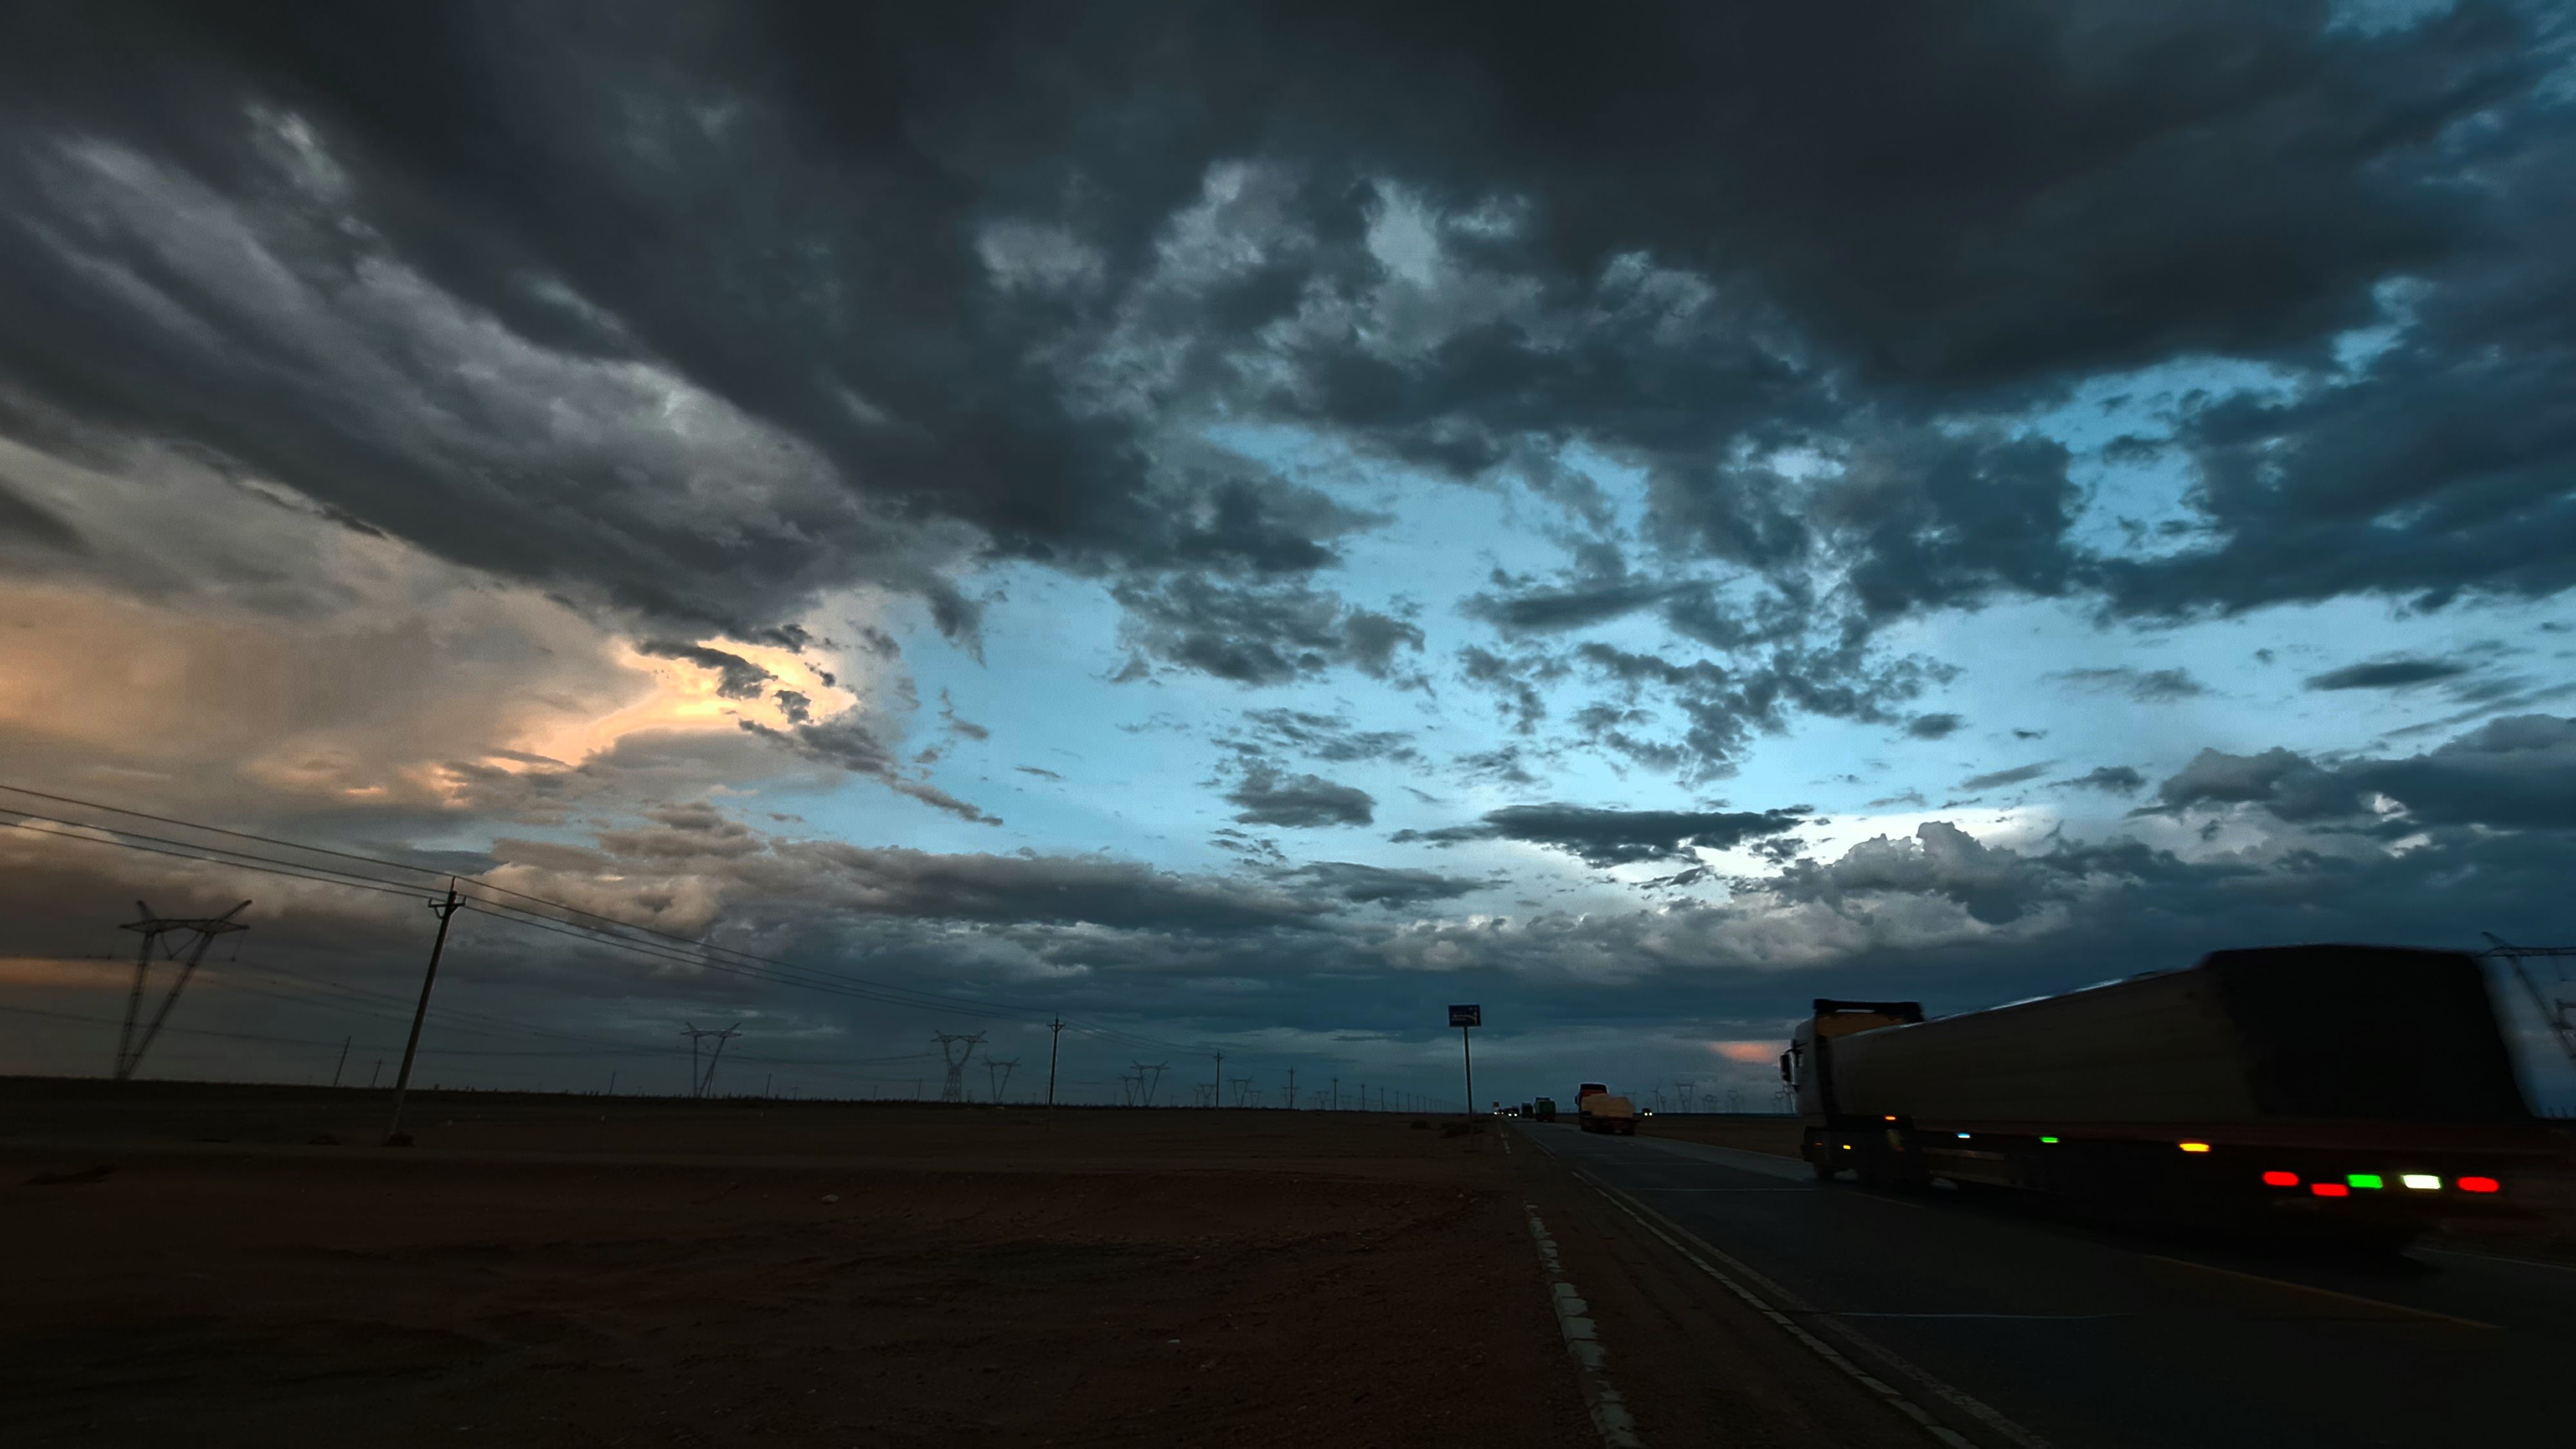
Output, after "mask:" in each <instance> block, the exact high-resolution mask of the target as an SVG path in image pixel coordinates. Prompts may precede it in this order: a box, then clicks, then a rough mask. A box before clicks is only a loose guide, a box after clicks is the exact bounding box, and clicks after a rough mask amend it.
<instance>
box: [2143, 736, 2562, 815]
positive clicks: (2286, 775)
mask: <svg viewBox="0 0 2576 1449" xmlns="http://www.w3.org/2000/svg"><path fill="white" fill-rule="evenodd" d="M2374 795H2378V796H2385V797H2386V798H2387V799H2388V800H2391V801H2394V802H2395V803H2396V805H2397V806H2398V807H2399V808H2400V809H2401V810H2402V811H2403V814H2402V815H2401V816H2399V817H2398V818H2397V819H2396V821H2395V822H2393V823H2394V824H2395V825H2396V826H2399V827H2403V828H2413V827H2415V826H2470V825H2475V826H2487V827H2493V828H2497V829H2515V830H2541V831H2552V830H2571V829H2576V720H2571V719H2564V718H2560V717H2558V716H2555V715H2540V714H2534V715H2514V716H2509V717H2506V718H2503V719H2496V720H2490V721H2488V722H2487V723H2486V724H2484V725H2481V726H2479V727H2478V728H2476V729H2474V730H2471V731H2469V732H2468V733H2467V734H2464V735H2461V736H2459V737H2458V738H2456V739H2453V740H2450V741H2448V742H2447V743H2444V744H2442V745H2439V746H2437V747H2435V748H2434V749H2432V750H2429V751H2426V752H2424V753H2422V754H2418V755H2414V756H2410V757H2408V758H2404V759H2392V758H2372V757H2368V756H2362V757H2356V758H2353V759H2347V760H2343V761H2340V762H2336V763H2331V764H2319V763H2317V762H2316V761H2313V760H2310V759H2309V758H2308V757H2306V756H2305V755H2302V754H2299V753H2298V752H2296V751H2293V750H2287V749H2278V748H2276V749H2270V750H2266V751H2264V752H2263V753H2261V754H2259V755H2231V754H2226V753H2223V752H2221V751H2218V750H2203V751H2201V752H2200V754H2199V755H2198V756H2196V757H2194V758H2193V760H2192V761H2191V763H2190V764H2188V765H2186V766H2184V767H2183V769H2182V770H2181V771H2180V772H2179V773H2177V774H2175V775H2174V776H2173V778H2171V779H2169V780H2167V781H2165V782H2164V783H2163V784H2162V785H2161V786H2159V787H2158V788H2157V798H2158V799H2159V801H2160V802H2161V803H2162V808H2164V809H2167V810H2181V809H2185V808H2189V807H2193V806H2209V805H2219V806H2225V805H2257V806H2260V807H2262V808H2263V809H2264V810H2265V811H2268V812H2269V813H2271V814H2272V815H2275V816H2277V817H2279V818H2280V819H2283V820H2286V821H2292V822H2300V823H2306V822H2319V821H2332V820H2339V819H2352V820H2359V819H2364V818H2368V817H2367V812H2368V805H2369V801H2370V799H2371V797H2372V796H2374Z"/></svg>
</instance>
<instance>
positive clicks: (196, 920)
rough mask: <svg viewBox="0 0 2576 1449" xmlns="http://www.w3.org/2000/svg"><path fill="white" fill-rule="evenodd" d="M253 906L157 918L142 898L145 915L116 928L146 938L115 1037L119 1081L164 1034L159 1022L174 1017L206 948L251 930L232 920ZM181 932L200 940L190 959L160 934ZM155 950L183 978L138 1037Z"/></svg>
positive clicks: (191, 948)
mask: <svg viewBox="0 0 2576 1449" xmlns="http://www.w3.org/2000/svg"><path fill="white" fill-rule="evenodd" d="M249 908H250V902H248V901H244V902H242V903H241V904H240V905H238V906H235V907H233V908H232V909H231V910H229V911H226V912H224V913H223V914H222V915H220V916H205V917H193V918H192V917H178V916H156V915H154V914H152V908H151V907H150V906H147V905H145V904H144V903H143V902H141V901H136V902H135V903H134V909H135V910H136V911H137V912H139V913H140V914H141V915H142V919H141V920H139V921H136V922H134V923H133V924H132V925H129V926H120V927H118V928H117V929H119V930H124V931H137V932H140V933H141V934H142V936H143V942H142V949H140V950H139V951H137V952H136V953H135V956H134V989H133V990H132V991H131V992H129V993H127V995H126V998H125V1030H124V1031H122V1032H120V1033H118V1035H117V1038H116V1079H117V1080H118V1081H120V1082H122V1081H125V1080H127V1079H129V1078H131V1077H132V1076H133V1075H134V1069H135V1068H136V1067H139V1066H141V1065H142V1064H143V1053H144V1051H145V1049H146V1048H148V1047H150V1046H151V1045H152V1039H153V1038H154V1037H156V1036H159V1035H160V1034H161V1023H163V1022H165V1021H168V1020H169V1019H170V1008H171V1007H174V1006H176V1005H178V1004H179V993H180V992H181V991H182V990H185V989H186V987H187V985H188V978H189V977H191V976H194V975H196V974H197V963H198V962H200V961H203V960H205V959H206V948H207V947H209V946H211V945H213V944H215V938H216V937H217V936H223V935H229V934H230V933H232V932H234V931H247V930H249V929H250V927H248V926H245V925H243V924H241V923H240V922H239V921H236V920H234V919H233V917H235V916H238V915H240V914H241V913H242V912H243V911H245V910H247V909H249ZM183 931H184V932H186V933H188V934H189V935H191V936H193V937H195V938H196V939H195V940H194V941H193V942H192V943H191V944H190V945H189V947H188V956H187V959H186V960H184V961H181V960H180V958H179V948H177V947H175V946H168V945H165V944H164V943H163V941H162V939H161V938H162V937H164V936H169V935H174V934H177V933H179V932H183ZM155 951H159V952H160V953H161V957H162V959H163V960H165V961H178V962H179V978H178V979H177V980H175V981H173V982H171V983H170V992H169V994H168V995H166V996H164V997H162V998H161V1009H160V1010H159V1011H156V1012H154V1013H153V1015H152V1024H151V1025H150V1026H148V1027H146V1028H144V1030H143V1036H142V1038H141V1039H140V1040H137V1039H136V1038H135V1035H134V1020H135V1018H136V1017H137V1016H138V1015H140V1014H141V1012H142V1009H143V980H144V978H145V977H146V976H148V975H149V974H151V971H152V955H153V953H154V952H155Z"/></svg>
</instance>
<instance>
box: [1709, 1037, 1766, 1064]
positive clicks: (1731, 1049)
mask: <svg viewBox="0 0 2576 1449" xmlns="http://www.w3.org/2000/svg"><path fill="white" fill-rule="evenodd" d="M1708 1049H1709V1050H1710V1051H1713V1052H1715V1053H1717V1054H1718V1055H1719V1056H1722V1057H1724V1058H1726V1059H1727V1060H1728V1061H1730V1062H1756V1063H1758V1062H1767V1061H1770V1060H1771V1059H1772V1058H1774V1057H1777V1056H1778V1055H1780V1043H1778V1042H1776V1041H1713V1042H1710V1043H1709V1044H1708Z"/></svg>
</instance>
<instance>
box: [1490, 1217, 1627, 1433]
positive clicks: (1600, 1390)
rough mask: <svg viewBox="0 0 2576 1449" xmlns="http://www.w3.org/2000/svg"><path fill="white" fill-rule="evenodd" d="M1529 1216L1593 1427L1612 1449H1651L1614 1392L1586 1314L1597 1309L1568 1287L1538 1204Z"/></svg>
mask: <svg viewBox="0 0 2576 1449" xmlns="http://www.w3.org/2000/svg"><path fill="white" fill-rule="evenodd" d="M1521 1206H1522V1207H1524V1208H1527V1209H1528V1210H1529V1225H1530V1236H1531V1237H1532V1238H1535V1239H1537V1241H1538V1260H1539V1263H1540V1265H1541V1266H1543V1267H1544V1268H1546V1269H1547V1291H1548V1297H1549V1299H1550V1301H1552V1302H1553V1303H1554V1304H1555V1305H1556V1326H1557V1327H1558V1328H1559V1329H1562V1330H1563V1331H1564V1333H1565V1351H1566V1352H1567V1353H1570V1354H1572V1355H1574V1362H1575V1366H1576V1371H1577V1372H1578V1373H1579V1374H1580V1375H1581V1376H1582V1384H1583V1402H1584V1404H1585V1406H1586V1407H1588V1408H1590V1409H1591V1411H1592V1427H1593V1428H1595V1429H1598V1430H1600V1431H1601V1442H1602V1443H1604V1444H1606V1445H1608V1446H1609V1449H1645V1442H1646V1441H1645V1440H1643V1439H1640V1438H1638V1437H1637V1421H1636V1420H1635V1419H1633V1418H1631V1417H1629V1414H1628V1401H1627V1400H1626V1399H1624V1398H1621V1397H1620V1396H1619V1391H1618V1390H1617V1389H1614V1388H1612V1387H1610V1379H1609V1376H1608V1375H1607V1374H1605V1373H1603V1372H1602V1369H1601V1365H1602V1363H1603V1361H1604V1360H1605V1359H1606V1358H1607V1357H1608V1355H1607V1354H1605V1353H1604V1352H1603V1351H1602V1348H1601V1335H1600V1333H1599V1331H1598V1330H1597V1329H1596V1328H1594V1326H1593V1323H1592V1319H1591V1316H1590V1315H1589V1313H1588V1312H1587V1311H1586V1310H1588V1309H1589V1308H1590V1307H1591V1305H1590V1304H1588V1303H1586V1302H1584V1301H1583V1298H1582V1296H1581V1295H1580V1294H1578V1293H1576V1292H1575V1291H1574V1285H1573V1284H1571V1283H1569V1282H1567V1281H1565V1267H1564V1265H1563V1264H1562V1263H1560V1262H1559V1261H1558V1260H1557V1256H1556V1239H1555V1238H1553V1237H1550V1236H1549V1235H1548V1231H1547V1224H1545V1223H1543V1222H1541V1221H1539V1216H1538V1204H1537V1203H1534V1202H1530V1203H1523V1204H1521Z"/></svg>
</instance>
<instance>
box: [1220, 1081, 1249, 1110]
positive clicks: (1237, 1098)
mask: <svg viewBox="0 0 2576 1449" xmlns="http://www.w3.org/2000/svg"><path fill="white" fill-rule="evenodd" d="M1226 1080H1227V1081H1229V1082H1231V1083H1233V1084H1234V1105H1236V1106H1238V1107H1241V1106H1245V1105H1248V1103H1249V1099H1250V1097H1251V1095H1252V1079H1251V1078H1250V1077H1228V1078H1226Z"/></svg>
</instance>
